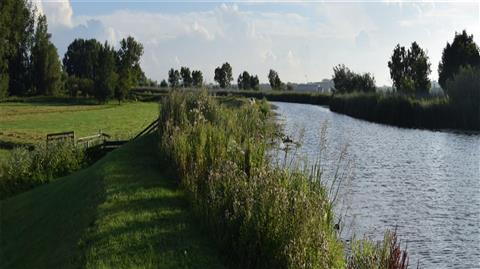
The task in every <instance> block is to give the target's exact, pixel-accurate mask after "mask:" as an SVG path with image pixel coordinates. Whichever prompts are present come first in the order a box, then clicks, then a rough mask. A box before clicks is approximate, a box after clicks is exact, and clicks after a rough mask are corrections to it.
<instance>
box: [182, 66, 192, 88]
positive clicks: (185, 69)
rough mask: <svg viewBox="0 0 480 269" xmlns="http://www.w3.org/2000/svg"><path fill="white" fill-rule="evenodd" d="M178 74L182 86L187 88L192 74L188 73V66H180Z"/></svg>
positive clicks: (190, 83)
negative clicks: (180, 77)
mask: <svg viewBox="0 0 480 269" xmlns="http://www.w3.org/2000/svg"><path fill="white" fill-rule="evenodd" d="M180 76H182V86H183V87H184V88H189V87H191V86H192V75H191V73H190V68H188V67H184V66H182V67H181V68H180Z"/></svg>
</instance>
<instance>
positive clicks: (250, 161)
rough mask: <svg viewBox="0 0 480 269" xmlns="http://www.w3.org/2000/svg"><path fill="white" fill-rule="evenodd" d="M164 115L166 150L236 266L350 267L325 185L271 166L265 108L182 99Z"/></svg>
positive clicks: (173, 100)
mask: <svg viewBox="0 0 480 269" xmlns="http://www.w3.org/2000/svg"><path fill="white" fill-rule="evenodd" d="M160 107H161V108H160V117H159V120H160V128H159V130H160V137H161V141H160V150H161V152H162V153H163V154H165V158H166V159H167V161H171V162H173V164H174V166H175V168H176V170H177V172H178V174H179V175H180V179H181V182H180V183H181V185H182V186H183V188H184V189H185V190H186V192H187V193H188V196H189V197H190V201H191V203H192V206H193V208H194V211H195V213H196V215H197V216H198V217H199V218H200V219H201V220H202V221H203V223H204V224H205V226H206V227H207V228H208V229H209V230H210V231H212V234H213V236H214V238H215V239H216V241H217V242H218V243H219V248H220V249H221V250H222V252H223V254H224V255H225V256H226V257H227V258H228V260H229V261H231V263H232V264H231V266H234V267H238V268H343V267H344V260H343V259H344V258H343V256H344V255H343V247H342V244H341V242H340V241H339V240H338V239H337V237H336V234H335V230H334V228H333V226H334V225H333V211H332V205H331V203H330V202H329V199H328V195H327V192H326V190H325V188H324V187H323V185H322V184H321V183H320V180H311V178H310V177H309V176H308V175H306V174H305V173H301V172H296V171H287V170H284V169H281V168H275V167H272V166H270V165H269V163H268V162H267V161H266V156H265V154H266V151H267V148H268V146H267V143H268V141H269V139H268V138H271V137H272V134H273V132H274V131H275V130H274V127H273V124H271V123H270V120H269V119H270V115H269V113H270V112H269V111H268V110H267V109H266V105H265V103H264V101H260V102H255V103H252V104H245V105H243V106H242V107H240V108H238V109H235V110H233V109H229V108H226V107H223V106H221V105H219V104H218V103H217V102H216V100H215V99H214V98H212V97H210V96H208V94H207V93H206V92H202V93H200V94H193V93H179V92H174V93H171V94H170V95H169V96H168V97H167V98H165V99H164V100H163V102H162V104H161V106H160Z"/></svg>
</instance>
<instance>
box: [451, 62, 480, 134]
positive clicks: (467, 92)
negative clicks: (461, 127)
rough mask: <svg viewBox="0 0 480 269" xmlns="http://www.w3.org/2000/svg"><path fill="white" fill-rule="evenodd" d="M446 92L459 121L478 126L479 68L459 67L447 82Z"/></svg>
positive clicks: (479, 98) (479, 118)
mask: <svg viewBox="0 0 480 269" xmlns="http://www.w3.org/2000/svg"><path fill="white" fill-rule="evenodd" d="M446 91H447V93H448V97H449V99H450V102H451V103H452V105H453V106H455V110H456V112H457V113H456V114H459V115H462V116H461V117H459V119H463V120H464V121H468V122H466V123H464V124H466V125H472V126H474V125H475V124H476V125H479V124H480V66H479V67H476V68H474V67H471V66H466V67H461V68H460V70H459V71H458V73H456V74H455V75H454V76H453V78H451V79H449V80H447V86H446Z"/></svg>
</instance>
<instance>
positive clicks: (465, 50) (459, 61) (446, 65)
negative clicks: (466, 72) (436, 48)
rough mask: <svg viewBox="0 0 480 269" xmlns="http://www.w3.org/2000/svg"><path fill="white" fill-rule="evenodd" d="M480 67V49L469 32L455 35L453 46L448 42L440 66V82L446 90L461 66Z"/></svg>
mask: <svg viewBox="0 0 480 269" xmlns="http://www.w3.org/2000/svg"><path fill="white" fill-rule="evenodd" d="M465 65H470V66H480V49H479V48H478V46H477V44H475V41H474V40H473V35H468V34H467V31H465V30H463V31H462V33H455V37H454V39H453V42H452V44H450V43H448V42H447V46H446V47H445V48H444V49H443V52H442V60H441V61H440V63H439V64H438V82H439V83H440V86H442V88H443V89H444V90H445V89H446V88H447V81H448V80H449V79H451V78H453V76H454V75H455V74H456V73H457V72H458V71H459V69H460V67H461V66H465Z"/></svg>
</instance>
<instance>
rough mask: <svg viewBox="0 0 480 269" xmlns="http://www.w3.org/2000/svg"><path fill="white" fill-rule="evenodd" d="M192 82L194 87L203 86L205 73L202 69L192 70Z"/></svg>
mask: <svg viewBox="0 0 480 269" xmlns="http://www.w3.org/2000/svg"><path fill="white" fill-rule="evenodd" d="M192 83H193V86H194V87H197V88H201V87H202V86H203V75H202V71H200V70H193V71H192Z"/></svg>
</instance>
